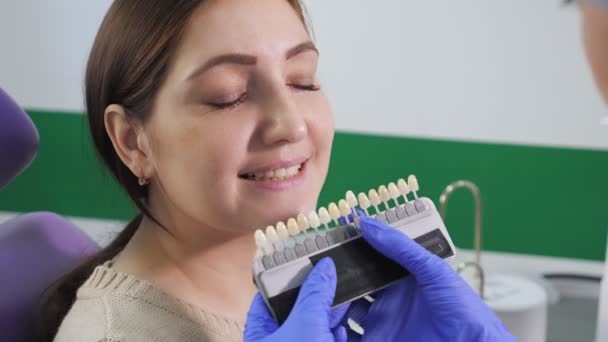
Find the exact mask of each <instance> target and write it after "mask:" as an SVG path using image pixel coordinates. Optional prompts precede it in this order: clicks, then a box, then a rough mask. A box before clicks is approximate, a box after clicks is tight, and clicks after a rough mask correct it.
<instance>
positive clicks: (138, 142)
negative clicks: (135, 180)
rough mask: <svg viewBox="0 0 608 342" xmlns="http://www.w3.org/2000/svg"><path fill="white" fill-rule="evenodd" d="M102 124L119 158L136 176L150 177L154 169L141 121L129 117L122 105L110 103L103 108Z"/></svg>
mask: <svg viewBox="0 0 608 342" xmlns="http://www.w3.org/2000/svg"><path fill="white" fill-rule="evenodd" d="M104 124H105V127H106V132H107V134H108V136H109V137H110V140H111V141H112V145H113V146H114V150H116V154H118V157H119V158H120V160H122V162H123V163H124V164H125V165H126V166H127V167H128V168H129V169H130V170H131V172H133V174H134V175H135V176H136V177H143V178H146V179H148V178H151V177H152V174H153V173H154V169H153V167H152V161H151V160H150V156H151V154H150V148H149V144H148V140H147V138H146V135H145V132H144V130H143V126H142V124H141V122H139V121H138V120H135V119H132V118H129V117H128V115H127V113H126V111H125V109H124V107H123V106H120V105H117V104H112V105H109V106H108V107H107V108H106V110H105V113H104Z"/></svg>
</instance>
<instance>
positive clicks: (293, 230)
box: [287, 218, 300, 236]
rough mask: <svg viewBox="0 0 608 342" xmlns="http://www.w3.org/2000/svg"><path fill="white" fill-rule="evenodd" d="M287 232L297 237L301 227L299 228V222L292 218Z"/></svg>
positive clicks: (288, 222) (288, 223)
mask: <svg viewBox="0 0 608 342" xmlns="http://www.w3.org/2000/svg"><path fill="white" fill-rule="evenodd" d="M287 231H288V232H289V235H291V236H295V235H298V234H299V233H300V227H298V222H297V221H296V219H294V218H290V219H289V220H287Z"/></svg>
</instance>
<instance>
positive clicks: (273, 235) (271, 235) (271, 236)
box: [266, 226, 279, 241]
mask: <svg viewBox="0 0 608 342" xmlns="http://www.w3.org/2000/svg"><path fill="white" fill-rule="evenodd" d="M266 238H267V239H268V241H278V240H279V235H278V234H277V231H276V230H275V229H274V227H273V226H268V227H266Z"/></svg>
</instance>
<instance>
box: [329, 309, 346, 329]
mask: <svg viewBox="0 0 608 342" xmlns="http://www.w3.org/2000/svg"><path fill="white" fill-rule="evenodd" d="M349 308H350V303H345V304H342V305H340V306H338V307H335V308H333V309H331V311H330V313H329V327H330V328H331V329H333V328H335V327H337V326H338V325H339V324H340V323H341V322H342V321H343V320H344V318H345V317H346V313H347V312H348V311H349Z"/></svg>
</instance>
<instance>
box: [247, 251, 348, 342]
mask: <svg viewBox="0 0 608 342" xmlns="http://www.w3.org/2000/svg"><path fill="white" fill-rule="evenodd" d="M336 277H337V276H336V266H335V265H334V262H333V261H332V260H331V259H330V258H324V259H321V260H320V261H319V262H318V263H317V264H316V265H315V267H314V268H313V269H312V271H311V272H310V273H309V274H308V276H307V277H306V280H305V281H304V283H303V284H302V287H301V288H300V293H299V294H298V299H297V300H296V304H295V305H294V307H293V309H292V310H291V313H290V314H289V317H287V320H285V322H284V323H283V325H282V326H281V327H279V325H278V324H277V323H276V321H275V320H274V319H273V318H272V316H270V312H269V311H268V309H267V308H266V304H264V299H263V298H262V296H261V295H260V293H257V294H256V296H255V298H254V299H253V303H252V304H251V307H250V308H249V314H248V315H247V322H246V324H245V333H244V340H245V341H246V342H262V341H263V342H274V341H277V342H278V341H290V342H300V341H302V342H304V341H306V342H308V341H319V342H333V341H337V342H344V341H346V339H347V332H346V328H345V327H344V326H343V325H340V323H341V322H342V321H343V317H344V315H345V313H346V311H347V309H348V305H342V306H340V307H338V308H335V309H333V310H332V309H331V304H332V302H333V301H334V295H335V293H336Z"/></svg>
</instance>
